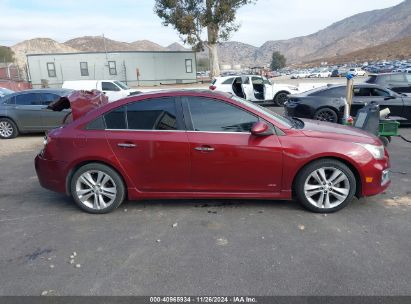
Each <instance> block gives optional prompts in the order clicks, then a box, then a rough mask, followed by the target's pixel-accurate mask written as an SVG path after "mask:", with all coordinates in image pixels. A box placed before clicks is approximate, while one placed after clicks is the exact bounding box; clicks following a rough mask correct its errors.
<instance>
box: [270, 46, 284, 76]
mask: <svg viewBox="0 0 411 304" xmlns="http://www.w3.org/2000/svg"><path fill="white" fill-rule="evenodd" d="M286 62H287V59H285V57H284V55H283V54H281V53H280V52H278V51H275V52H273V56H272V59H271V65H270V67H271V69H272V70H273V71H274V70H278V69H282V68H284V67H285V65H286Z"/></svg>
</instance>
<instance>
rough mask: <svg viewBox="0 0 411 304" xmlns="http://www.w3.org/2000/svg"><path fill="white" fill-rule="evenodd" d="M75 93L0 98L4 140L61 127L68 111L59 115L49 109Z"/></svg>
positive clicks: (43, 92) (19, 94) (32, 92)
mask: <svg viewBox="0 0 411 304" xmlns="http://www.w3.org/2000/svg"><path fill="white" fill-rule="evenodd" d="M71 92H72V90H65V89H39V90H26V91H21V92H15V93H11V94H8V95H5V96H3V97H0V139H9V138H13V137H16V136H17V135H18V134H19V133H34V132H42V131H45V130H49V129H53V128H56V127H58V126H60V125H61V124H62V122H63V120H64V117H65V116H66V115H67V114H68V113H69V111H68V110H65V111H62V112H58V111H57V112H56V111H52V110H50V109H48V108H47V107H48V105H49V104H50V103H51V102H54V101H56V100H58V99H60V98H61V97H64V96H67V95H69V94H70V93H71Z"/></svg>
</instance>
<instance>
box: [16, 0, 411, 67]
mask: <svg viewBox="0 0 411 304" xmlns="http://www.w3.org/2000/svg"><path fill="white" fill-rule="evenodd" d="M410 35H411V0H405V1H404V2H402V3H400V4H398V5H396V6H393V7H390V8H386V9H381V10H373V11H369V12H364V13H360V14H357V15H354V16H351V17H349V18H346V19H343V20H341V21H338V22H336V23H334V24H332V25H330V26H328V27H327V28H325V29H323V30H320V31H318V32H316V33H314V34H311V35H308V36H303V37H296V38H292V39H288V40H278V41H273V40H270V41H267V42H265V43H264V44H263V45H262V46H260V47H255V46H252V45H249V44H245V43H241V42H235V41H231V42H225V43H221V44H220V45H219V57H220V63H221V64H230V65H234V64H241V65H242V66H248V67H250V66H262V65H267V64H269V63H270V60H271V55H272V53H273V51H280V52H281V53H282V54H284V55H285V56H286V58H287V63H288V64H293V63H303V62H312V61H315V60H318V61H323V59H324V58H333V57H336V56H338V57H341V56H342V55H346V54H349V53H352V52H355V51H359V50H362V49H364V48H369V47H373V46H376V45H380V44H384V43H386V42H388V41H396V40H400V39H402V38H405V37H408V36H410ZM37 40H38V41H37ZM12 49H13V51H14V52H15V53H16V58H17V59H18V62H24V61H25V59H24V58H25V53H51V52H73V51H74V52H75V51H105V50H107V51H133V50H135V51H166V50H172V51H179V50H180V51H182V50H186V49H185V48H184V47H183V46H181V45H180V44H178V43H174V44H171V45H170V46H169V47H163V46H161V45H159V44H156V43H154V42H151V41H148V40H140V41H135V42H131V43H127V42H120V41H116V40H112V39H108V38H105V39H103V38H102V37H100V36H84V37H79V38H74V39H71V40H68V41H66V42H65V43H63V44H61V43H58V42H56V41H54V40H52V39H48V38H39V39H32V40H27V41H23V42H22V43H19V44H16V45H15V46H13V47H12ZM396 52H397V51H396V49H392V53H389V54H388V53H387V55H390V56H400V55H401V54H396ZM404 52H405V51H404ZM381 55H383V53H381ZM198 56H199V58H202V57H206V56H207V51H204V52H201V53H199V54H198ZM404 56H405V55H404Z"/></svg>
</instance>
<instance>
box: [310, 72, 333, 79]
mask: <svg viewBox="0 0 411 304" xmlns="http://www.w3.org/2000/svg"><path fill="white" fill-rule="evenodd" d="M308 77H309V78H328V77H331V72H330V71H326V70H322V71H321V70H316V71H313V72H312V73H311V74H310V76H308Z"/></svg>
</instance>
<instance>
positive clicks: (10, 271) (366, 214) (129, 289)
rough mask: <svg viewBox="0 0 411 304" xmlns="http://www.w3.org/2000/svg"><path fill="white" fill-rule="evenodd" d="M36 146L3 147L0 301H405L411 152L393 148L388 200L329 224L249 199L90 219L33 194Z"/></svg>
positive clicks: (12, 143)
mask: <svg viewBox="0 0 411 304" xmlns="http://www.w3.org/2000/svg"><path fill="white" fill-rule="evenodd" d="M401 133H402V134H403V135H405V136H407V137H408V138H411V128H402V129H401ZM41 145H42V136H39V135H35V136H22V137H19V138H17V139H13V140H7V141H0V168H1V169H0V244H1V246H0V278H1V279H0V282H1V283H0V295H40V294H42V293H43V294H48V295H159V294H161V295H181V294H184V295H220V294H221V295H247V294H251V295H411V285H410V281H411V263H410V252H411V238H410V235H411V225H410V222H411V187H410V185H411V182H410V181H411V157H410V151H411V144H407V143H405V142H404V141H401V140H400V139H398V138H395V139H394V140H393V142H392V144H391V145H390V147H389V151H390V153H391V159H392V181H393V183H392V186H391V187H390V188H389V189H388V190H387V192H386V193H384V194H382V195H379V196H376V197H370V198H365V199H361V200H354V201H353V202H352V203H351V204H350V205H349V206H348V207H347V208H345V209H344V210H342V211H340V212H338V213H335V214H330V215H327V216H324V215H320V214H313V213H310V212H307V211H305V210H303V209H302V208H301V207H300V205H299V204H298V203H296V202H281V201H255V200H254V201H250V200H246V201H237V200H235V201H233V200H230V201H224V200H212V201H207V200H186V201H182V200H166V201H140V202H125V203H124V204H123V205H122V206H120V208H119V209H117V210H116V211H115V212H113V213H111V214H107V215H89V214H86V213H84V212H82V211H80V210H79V209H77V208H76V207H75V205H74V204H73V202H72V200H71V199H70V198H69V197H66V196H65V195H62V194H57V193H53V192H50V191H48V190H45V189H42V188H41V187H40V186H39V184H38V181H37V178H36V174H35V170H34V166H33V158H34V157H35V155H36V153H38V151H39V149H40V147H41ZM175 223H177V226H176V227H173V224H175ZM73 252H75V256H73ZM70 256H73V257H70ZM71 260H72V262H71ZM76 265H77V266H76Z"/></svg>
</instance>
